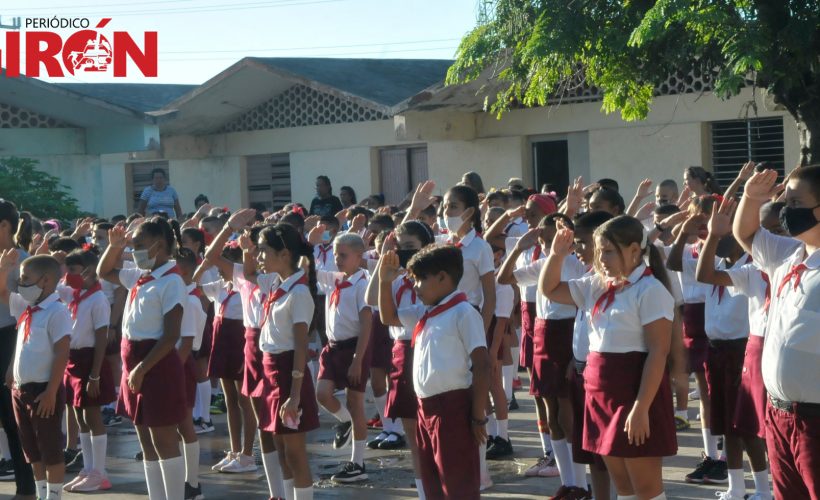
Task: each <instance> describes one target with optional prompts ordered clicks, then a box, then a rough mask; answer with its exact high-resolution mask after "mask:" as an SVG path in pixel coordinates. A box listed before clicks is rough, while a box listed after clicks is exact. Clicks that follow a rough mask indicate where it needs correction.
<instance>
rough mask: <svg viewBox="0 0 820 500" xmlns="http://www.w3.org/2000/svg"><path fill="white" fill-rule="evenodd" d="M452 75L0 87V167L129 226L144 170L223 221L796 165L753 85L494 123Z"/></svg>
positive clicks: (705, 85) (379, 69) (0, 80)
mask: <svg viewBox="0 0 820 500" xmlns="http://www.w3.org/2000/svg"><path fill="white" fill-rule="evenodd" d="M449 65H450V61H443V60H412V59H393V60H391V59H321V58H257V57H248V58H245V59H242V60H241V61H239V62H237V63H236V64H234V65H232V66H230V67H229V68H227V69H225V70H224V71H223V72H221V73H220V74H218V75H216V76H214V77H213V78H211V79H210V80H208V81H207V82H205V83H203V84H201V85H198V86H197V85H162V84H76V83H65V84H63V83H60V84H54V83H46V82H42V81H39V80H35V79H28V78H5V77H2V76H0V156H4V157H5V156H20V157H29V158H34V159H37V160H39V162H40V165H39V168H40V169H42V170H44V171H46V172H49V173H51V174H54V175H57V176H59V177H60V178H61V180H62V182H63V183H64V184H65V185H66V186H68V187H69V188H70V189H71V191H72V193H73V196H74V197H75V198H77V199H78V200H79V203H80V207H81V209H83V210H86V211H88V212H92V213H96V214H99V215H102V216H112V215H115V214H124V213H129V212H132V211H133V210H134V207H135V206H136V199H137V197H138V196H139V193H140V192H141V191H142V189H143V188H144V187H145V186H147V185H148V184H149V183H150V179H149V173H150V171H151V170H152V169H154V168H157V167H160V168H163V169H165V170H166V171H167V172H168V175H169V180H170V184H171V185H172V186H173V187H174V188H175V189H176V190H177V192H178V193H179V195H180V202H181V204H182V208H183V210H184V211H192V210H193V208H194V198H195V197H196V195H197V194H199V193H204V194H206V195H207V196H209V198H210V199H211V201H212V202H214V203H216V204H219V205H226V206H228V207H230V208H236V207H240V206H251V205H252V204H253V205H254V206H262V205H264V206H267V207H270V206H274V207H280V206H282V205H283V204H285V203H287V202H289V201H291V200H293V201H301V202H303V203H309V202H310V200H311V199H312V198H313V196H314V179H315V177H316V176H317V175H320V174H325V175H328V176H329V177H330V178H331V181H332V183H333V185H334V188H335V192H338V189H339V188H340V187H341V186H342V185H349V186H352V187H353V188H354V189H355V190H356V193H357V194H358V196H359V198H360V199H361V198H363V197H365V196H368V195H369V194H371V193H384V194H385V197H386V199H387V201H388V202H398V201H399V200H401V199H402V198H403V197H404V196H405V195H406V194H407V193H408V192H409V191H410V190H411V189H412V188H413V187H414V186H415V184H416V183H417V182H419V181H421V180H424V179H428V178H429V179H433V180H434V181H436V183H437V185H438V186H439V187H441V188H446V187H448V186H450V185H452V184H454V183H456V182H457V181H458V180H459V179H460V178H461V175H462V173H464V172H466V171H470V170H473V171H476V172H478V173H479V174H481V176H482V178H483V179H484V183H485V186H486V187H490V186H502V185H504V186H505V185H506V182H507V179H509V178H510V177H521V178H523V179H524V180H525V182H526V183H527V184H529V185H532V186H540V185H542V184H544V183H551V184H554V185H556V186H559V188H562V187H563V186H566V185H567V182H568V181H569V179H571V178H573V177H575V176H578V175H583V176H584V179H585V180H590V179H592V180H595V179H598V178H602V177H611V178H615V179H617V180H618V181H619V182H620V183H621V185H622V192H623V193H624V195H625V197H627V198H628V197H629V196H631V195H632V193H633V189H634V185H636V184H637V183H638V182H639V181H640V180H641V179H643V178H645V177H651V178H653V179H656V180H658V181H659V180H662V179H664V178H673V179H676V180H678V181H679V183H680V181H681V178H682V171H683V169H684V168H685V167H687V166H690V165H702V166H704V167H706V168H707V169H709V170H712V171H714V172H716V174H717V176H718V178H719V179H720V180H721V181H722V182H724V183H726V182H728V179H731V178H732V177H733V176H734V174H735V172H736V171H737V169H738V168H739V167H740V165H742V164H743V163H744V161H746V160H747V159H748V158H753V159H755V160H757V161H761V160H768V161H771V162H773V163H774V164H775V165H776V166H777V167H778V168H784V167H785V168H786V170H790V169H791V168H792V167H794V166H795V165H797V163H798V161H799V144H798V137H797V131H796V125H795V122H794V120H793V119H792V118H791V117H790V116H788V114H787V113H786V111H785V110H784V109H782V108H779V107H777V106H776V105H775V104H774V103H773V102H772V101H771V99H770V98H769V97H767V96H766V94H765V92H764V91H761V90H758V91H756V92H753V90H752V88H751V87H748V88H746V89H744V90H743V92H742V93H741V95H739V96H737V97H735V98H733V99H730V100H726V101H722V100H719V99H717V98H716V97H714V96H713V95H712V93H711V92H710V88H711V87H710V82H709V79H708V76H704V75H697V74H689V75H683V74H678V75H672V76H670V77H669V79H668V80H667V81H666V82H665V83H664V84H663V85H661V86H659V87H658V88H657V89H656V94H657V97H656V99H655V101H654V102H653V104H652V111H651V113H650V115H649V116H648V118H647V119H646V120H644V121H640V122H624V121H623V120H621V119H620V116H619V115H618V114H617V113H615V114H610V115H606V114H604V113H603V112H602V111H601V101H600V96H599V94H598V92H597V90H596V89H594V88H589V87H585V86H577V87H576V89H575V90H572V91H570V92H567V93H564V95H560V96H556V97H555V99H554V100H553V101H552V103H551V105H549V106H545V107H539V108H529V109H514V110H512V111H509V112H507V113H505V114H504V115H503V116H502V117H501V119H498V118H497V117H496V116H495V115H493V114H490V113H487V112H485V111H484V110H483V108H484V106H485V97H486V96H487V95H488V94H489V95H491V96H492V95H494V94H495V90H494V89H495V87H494V82H493V81H492V80H491V79H489V78H487V79H482V80H480V81H476V82H472V83H470V84H467V85H459V86H445V85H444V84H443V80H444V77H445V74H446V71H447V68H448V67H449ZM0 195H3V196H7V197H10V198H12V199H13V197H14V195H13V193H0Z"/></svg>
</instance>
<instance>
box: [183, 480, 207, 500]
mask: <svg viewBox="0 0 820 500" xmlns="http://www.w3.org/2000/svg"><path fill="white" fill-rule="evenodd" d="M204 498H205V496H204V495H202V483H199V485H198V486H197V487H196V488H194V487H193V486H191V485H190V484H189V483H188V482H186V483H185V500H202V499H204Z"/></svg>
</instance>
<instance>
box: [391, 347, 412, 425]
mask: <svg viewBox="0 0 820 500" xmlns="http://www.w3.org/2000/svg"><path fill="white" fill-rule="evenodd" d="M417 413H418V400H417V398H416V390H415V389H414V388H413V348H412V347H410V341H409V340H396V341H394V342H393V368H392V369H391V370H390V387H389V389H388V390H387V403H386V404H385V416H386V417H387V418H412V419H415V418H417Z"/></svg>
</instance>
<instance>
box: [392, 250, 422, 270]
mask: <svg viewBox="0 0 820 500" xmlns="http://www.w3.org/2000/svg"><path fill="white" fill-rule="evenodd" d="M417 253H419V251H418V250H415V249H412V250H396V255H398V256H399V264H401V267H403V268H405V269H407V263H408V262H410V258H411V257H413V256H414V255H416V254H417Z"/></svg>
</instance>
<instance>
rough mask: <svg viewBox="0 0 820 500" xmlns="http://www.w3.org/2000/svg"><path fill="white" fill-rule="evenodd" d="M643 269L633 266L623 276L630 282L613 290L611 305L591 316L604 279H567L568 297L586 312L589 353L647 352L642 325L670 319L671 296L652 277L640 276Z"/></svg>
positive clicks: (641, 266)
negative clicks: (613, 298) (625, 275)
mask: <svg viewBox="0 0 820 500" xmlns="http://www.w3.org/2000/svg"><path fill="white" fill-rule="evenodd" d="M645 269H646V266H645V265H644V264H641V265H639V266H638V267H636V268H635V270H634V271H632V273H631V274H630V275H629V276H628V277H627V281H629V282H630V283H631V284H630V285H628V286H626V287H624V288H621V289H620V290H619V291H617V292H616V293H615V300H614V301H613V302H612V304H611V305H610V306H609V307H608V308H607V309H606V311H602V312H599V313H598V314H597V315H596V316H595V317H592V309H593V308H594V307H595V303H596V302H597V301H598V299H599V298H600V297H601V295H603V294H604V292H606V290H607V283H606V281H605V280H604V278H602V277H601V276H600V275H599V274H597V273H596V274H594V275H592V276H586V277H583V278H580V279H575V280H569V282H568V284H569V291H570V293H571V294H572V300H573V301H575V303H576V304H577V305H578V308H579V309H585V310H586V311H587V312H588V313H589V316H588V318H589V350H590V352H633V351H637V352H647V347H646V339H645V338H644V332H643V327H644V326H645V325H648V324H649V323H652V322H653V321H657V320H659V319H661V318H666V319H668V320H669V321H672V320H673V319H674V317H675V299H673V298H672V294H670V293H669V291H668V290H666V287H664V286H663V284H662V283H661V282H660V281H658V280H657V279H655V277H654V276H652V275H649V276H644V277H643V278H641V276H642V275H643V272H644V270H645ZM602 308H603V306H602Z"/></svg>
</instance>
